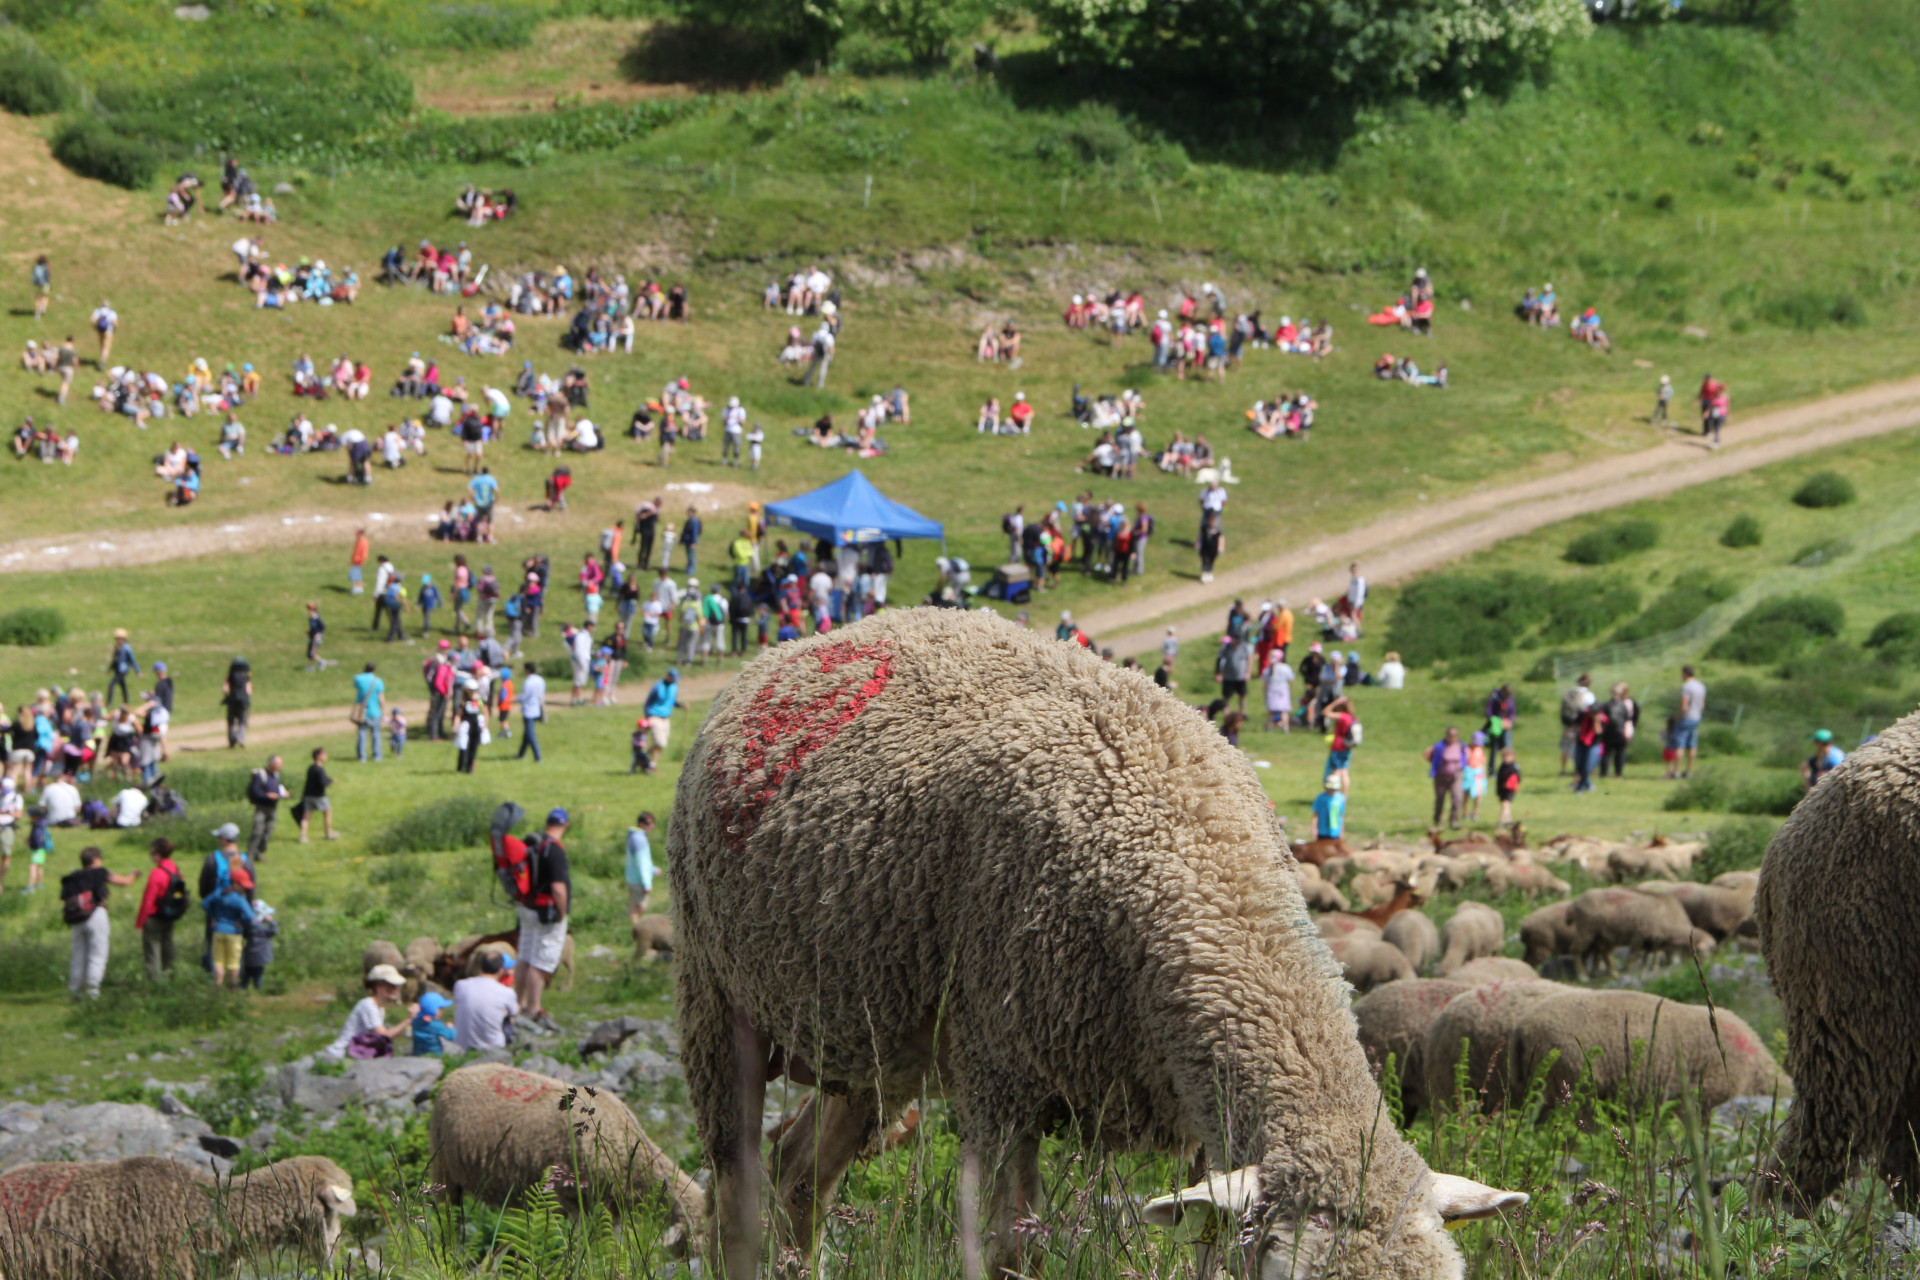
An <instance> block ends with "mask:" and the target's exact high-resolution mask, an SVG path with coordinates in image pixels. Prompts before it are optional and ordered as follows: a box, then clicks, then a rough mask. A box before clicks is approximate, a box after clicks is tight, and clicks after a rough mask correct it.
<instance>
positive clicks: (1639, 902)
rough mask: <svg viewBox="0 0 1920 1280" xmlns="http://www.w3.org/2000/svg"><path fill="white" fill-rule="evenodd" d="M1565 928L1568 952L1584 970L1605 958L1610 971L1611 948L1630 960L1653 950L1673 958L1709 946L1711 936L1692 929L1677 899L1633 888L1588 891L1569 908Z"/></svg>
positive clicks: (1651, 954) (1711, 941)
mask: <svg viewBox="0 0 1920 1280" xmlns="http://www.w3.org/2000/svg"><path fill="white" fill-rule="evenodd" d="M1567 928H1568V929H1569V931H1570V932H1571V933H1572V935H1573V936H1572V940H1571V942H1570V945H1569V946H1568V949H1567V950H1568V954H1570V955H1572V956H1574V957H1575V958H1576V959H1578V960H1580V961H1582V962H1583V963H1585V964H1586V965H1587V966H1588V967H1589V968H1595V967H1598V965H1599V964H1601V963H1602V962H1604V963H1605V965H1606V968H1607V971H1608V972H1609V973H1611V972H1612V971H1613V952H1614V948H1616V947H1626V948H1627V949H1628V951H1629V952H1630V953H1631V954H1630V957H1629V959H1630V960H1631V959H1633V958H1640V959H1643V960H1650V959H1651V958H1652V956H1653V955H1654V953H1656V952H1661V953H1665V954H1667V955H1670V956H1674V957H1676V958H1677V957H1679V956H1683V955H1687V954H1689V953H1697V954H1705V953H1706V952H1708V951H1711V950H1712V949H1713V939H1712V938H1711V937H1709V936H1708V935H1707V934H1705V933H1703V932H1701V931H1700V930H1698V929H1695V928H1694V927H1693V922H1692V921H1691V920H1689V919H1688V918H1687V912H1686V908H1684V907H1682V906H1681V905H1680V903H1679V902H1678V901H1677V900H1676V899H1674V898H1673V897H1671V896H1668V895H1665V894H1659V893H1642V892H1640V891H1639V890H1638V889H1589V890H1587V891H1586V892H1585V893H1583V894H1581V895H1580V896H1579V897H1577V898H1575V899H1573V903H1572V905H1571V906H1570V907H1569V908H1568V910H1567Z"/></svg>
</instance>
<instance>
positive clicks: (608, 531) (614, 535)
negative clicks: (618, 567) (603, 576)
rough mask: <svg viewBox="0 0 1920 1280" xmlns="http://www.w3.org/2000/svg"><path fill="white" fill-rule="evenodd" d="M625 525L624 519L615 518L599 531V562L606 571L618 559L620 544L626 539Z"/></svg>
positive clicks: (609, 571) (610, 570)
mask: <svg viewBox="0 0 1920 1280" xmlns="http://www.w3.org/2000/svg"><path fill="white" fill-rule="evenodd" d="M626 537H627V525H626V521H624V520H615V521H614V522H613V523H612V524H610V525H608V526H607V527H606V528H604V529H602V530H601V531H600V562H601V566H602V567H603V568H604V569H605V570H606V571H607V572H608V573H612V572H613V566H614V565H615V564H616V563H617V562H618V561H619V559H620V546H621V544H622V543H623V542H625V541H626Z"/></svg>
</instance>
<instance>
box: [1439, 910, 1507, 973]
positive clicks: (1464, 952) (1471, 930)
mask: <svg viewBox="0 0 1920 1280" xmlns="http://www.w3.org/2000/svg"><path fill="white" fill-rule="evenodd" d="M1506 942H1507V924H1506V921H1504V920H1502V919H1501V918H1500V913H1499V912H1498V911H1495V910H1494V909H1493V908H1492V907H1489V906H1487V905H1485V904H1484V903H1479V902H1463V903H1461V904H1460V906H1459V907H1458V908H1457V909H1456V910H1455V911H1454V913H1453V916H1452V917H1451V918H1450V919H1449V920H1448V921H1447V923H1446V927H1445V928H1443V929H1441V930H1440V945H1441V947H1442V948H1443V950H1442V952H1441V956H1440V976H1441V977H1443V978H1444V977H1447V976H1448V975H1450V974H1451V973H1452V972H1453V971H1454V970H1455V969H1458V968H1459V967H1460V966H1461V965H1463V964H1465V963H1466V962H1467V961H1469V960H1477V959H1479V958H1480V957H1481V956H1490V955H1495V954H1498V952H1499V950H1500V948H1501V947H1503V946H1505V945H1506Z"/></svg>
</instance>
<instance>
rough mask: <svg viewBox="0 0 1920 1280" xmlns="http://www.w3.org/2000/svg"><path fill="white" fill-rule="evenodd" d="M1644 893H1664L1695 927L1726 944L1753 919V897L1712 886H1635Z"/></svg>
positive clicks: (1659, 883)
mask: <svg viewBox="0 0 1920 1280" xmlns="http://www.w3.org/2000/svg"><path fill="white" fill-rule="evenodd" d="M1635 887H1636V888H1637V889H1639V890H1640V892H1642V893H1664V894H1665V895H1666V896H1668V897H1670V898H1672V899H1673V900H1674V901H1676V902H1678V903H1679V904H1680V906H1681V908H1682V909H1683V910H1684V911H1685V912H1686V913H1687V919H1689V920H1691V921H1692V922H1693V927H1694V928H1696V929H1699V930H1702V931H1703V932H1705V933H1708V934H1711V935H1712V936H1713V940H1714V941H1715V942H1725V941H1726V940H1727V939H1728V938H1731V937H1733V936H1734V934H1736V933H1739V932H1740V929H1741V926H1742V925H1744V924H1746V923H1747V921H1748V920H1749V919H1751V918H1752V916H1753V893H1752V892H1751V891H1748V892H1745V893H1743V892H1741V891H1740V890H1738V889H1729V888H1725V887H1723V886H1720V885H1712V884H1691V883H1688V884H1677V883H1672V882H1669V881H1662V880H1649V881H1647V882H1645V883H1644V884H1640V885H1636V886H1635Z"/></svg>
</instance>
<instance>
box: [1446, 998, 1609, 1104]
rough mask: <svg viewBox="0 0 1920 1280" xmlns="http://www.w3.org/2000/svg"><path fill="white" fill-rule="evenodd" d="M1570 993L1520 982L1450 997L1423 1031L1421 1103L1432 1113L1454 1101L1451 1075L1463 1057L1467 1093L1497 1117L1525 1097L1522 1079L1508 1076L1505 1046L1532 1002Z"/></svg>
mask: <svg viewBox="0 0 1920 1280" xmlns="http://www.w3.org/2000/svg"><path fill="white" fill-rule="evenodd" d="M1569 990H1572V988H1570V987H1563V986H1561V985H1560V984H1559V983H1557V982H1545V981H1542V980H1541V979H1538V978H1522V979H1518V980H1507V981H1502V982H1490V983H1487V984H1486V985H1485V986H1480V987H1474V988H1471V989H1470V990H1468V991H1467V992H1466V993H1465V994H1464V995H1458V996H1455V997H1454V998H1453V999H1452V1000H1450V1001H1448V1002H1447V1005H1446V1007H1445V1008H1444V1009H1442V1010H1440V1012H1439V1014H1438V1015H1437V1016H1436V1017H1435V1018H1434V1020H1433V1023H1432V1025H1431V1026H1429V1027H1428V1028H1427V1043H1426V1047H1425V1049H1424V1051H1423V1052H1422V1055H1421V1060H1422V1061H1423V1062H1424V1063H1425V1064H1426V1071H1427V1080H1426V1097H1427V1099H1428V1100H1429V1102H1430V1103H1431V1104H1432V1105H1433V1106H1434V1107H1436V1108H1439V1107H1442V1106H1452V1105H1453V1104H1455V1103H1456V1102H1457V1101H1458V1096H1457V1092H1456V1084H1455V1072H1456V1071H1457V1070H1458V1069H1459V1065H1460V1058H1461V1054H1462V1053H1463V1052H1464V1053H1465V1054H1466V1072H1467V1074H1466V1088H1468V1089H1470V1090H1472V1091H1473V1092H1474V1093H1475V1094H1477V1095H1479V1098H1480V1102H1481V1105H1482V1106H1483V1107H1485V1108H1486V1109H1487V1110H1489V1111H1497V1110H1500V1109H1501V1108H1503V1107H1505V1106H1507V1105H1508V1103H1509V1102H1510V1101H1513V1100H1516V1099H1517V1097H1518V1096H1520V1095H1522V1094H1524V1091H1525V1089H1526V1083H1525V1082H1526V1079H1527V1077H1525V1076H1522V1077H1519V1083H1518V1084H1517V1085H1516V1082H1515V1079H1514V1077H1513V1076H1512V1073H1511V1072H1510V1070H1509V1066H1510V1064H1509V1061H1508V1057H1507V1055H1508V1041H1509V1039H1510V1038H1511V1036H1512V1034H1513V1028H1514V1027H1515V1026H1516V1025H1518V1023H1519V1020H1520V1017H1521V1015H1522V1014H1523V1013H1525V1012H1526V1010H1527V1009H1528V1008H1529V1007H1530V1006H1531V1005H1532V1004H1534V1003H1535V1002H1537V1001H1541V1000H1548V999H1551V998H1553V997H1554V996H1557V995H1559V994H1561V993H1562V992H1565V991H1569Z"/></svg>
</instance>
